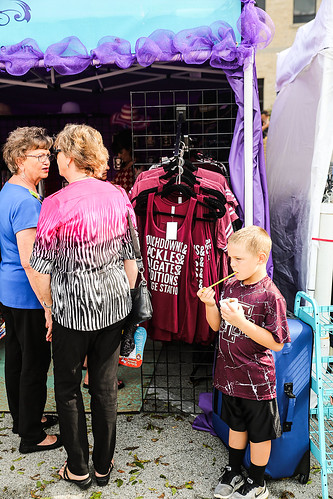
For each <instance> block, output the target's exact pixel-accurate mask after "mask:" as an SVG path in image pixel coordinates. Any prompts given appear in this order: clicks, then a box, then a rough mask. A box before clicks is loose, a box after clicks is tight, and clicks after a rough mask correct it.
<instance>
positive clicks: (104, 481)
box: [95, 463, 114, 487]
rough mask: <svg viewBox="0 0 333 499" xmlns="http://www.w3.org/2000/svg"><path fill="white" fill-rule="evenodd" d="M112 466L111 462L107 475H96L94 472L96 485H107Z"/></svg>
mask: <svg viewBox="0 0 333 499" xmlns="http://www.w3.org/2000/svg"><path fill="white" fill-rule="evenodd" d="M113 467H114V466H113V463H111V466H110V469H109V472H108V473H107V475H104V476H96V474H95V478H96V482H97V485H99V486H100V487H105V485H107V484H108V483H109V481H110V475H111V471H112V470H113Z"/></svg>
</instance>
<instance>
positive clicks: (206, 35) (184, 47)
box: [173, 26, 214, 64]
mask: <svg viewBox="0 0 333 499" xmlns="http://www.w3.org/2000/svg"><path fill="white" fill-rule="evenodd" d="M173 44H174V46H175V48H176V50H177V52H180V53H181V55H182V57H183V60H184V61H185V62H186V64H203V63H204V62H206V61H208V59H210V56H211V54H212V47H213V44H214V40H213V34H212V30H211V28H210V27H208V26H201V27H199V28H194V29H184V30H182V31H180V32H179V33H177V35H176V36H175V38H174V40H173Z"/></svg>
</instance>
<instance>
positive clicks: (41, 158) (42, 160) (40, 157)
mask: <svg viewBox="0 0 333 499" xmlns="http://www.w3.org/2000/svg"><path fill="white" fill-rule="evenodd" d="M25 157H26V158H35V159H37V161H38V162H39V163H45V161H50V162H51V161H52V160H53V159H54V158H55V154H38V156H35V155H34V154H26V155H25Z"/></svg>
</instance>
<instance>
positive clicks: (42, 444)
mask: <svg viewBox="0 0 333 499" xmlns="http://www.w3.org/2000/svg"><path fill="white" fill-rule="evenodd" d="M51 147H52V139H51V138H50V137H48V136H47V135H46V130H44V129H43V128H39V127H20V128H17V129H16V130H14V131H13V132H11V133H10V134H9V136H8V139H7V141H6V143H5V145H4V147H3V157H4V160H5V162H6V164H7V166H8V168H9V170H10V171H11V173H12V174H13V175H12V177H11V178H10V180H9V181H8V182H7V183H6V184H5V185H4V187H3V188H2V190H1V191H0V250H1V262H0V308H1V312H2V314H3V316H4V318H5V322H6V339H5V378H6V391H7V399H8V406H9V410H10V412H11V415H12V417H13V432H14V433H18V434H19V435H20V437H21V443H20V447H19V450H20V452H21V453H23V454H26V453H29V452H36V451H43V450H50V449H55V448H57V447H59V446H60V445H61V442H60V437H59V436H58V435H47V434H46V433H45V431H44V430H45V429H46V428H49V427H51V426H53V425H54V424H56V423H57V420H58V418H57V417H55V416H50V415H49V416H44V417H43V410H44V407H45V402H46V394H47V388H46V380H47V371H48V368H49V365H50V359H51V353H50V344H49V343H48V342H47V341H46V328H45V317H44V310H43V307H42V305H41V302H40V301H39V300H38V295H37V296H36V294H35V292H34V289H33V288H32V287H31V284H30V277H31V273H32V272H33V270H32V269H31V267H30V264H29V259H30V255H31V252H32V247H33V244H34V240H35V234H36V227H37V221H38V217H39V213H40V209H41V201H42V200H41V198H40V196H39V194H38V192H37V185H38V183H39V182H40V180H42V179H46V178H47V176H48V173H49V168H50V160H51V155H50V151H49V150H50V148H51Z"/></svg>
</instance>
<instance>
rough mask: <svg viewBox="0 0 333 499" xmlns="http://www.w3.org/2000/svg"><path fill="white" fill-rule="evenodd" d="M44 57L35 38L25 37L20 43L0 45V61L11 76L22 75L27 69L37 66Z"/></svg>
mask: <svg viewBox="0 0 333 499" xmlns="http://www.w3.org/2000/svg"><path fill="white" fill-rule="evenodd" d="M43 57H44V54H43V52H42V51H41V50H40V48H39V47H38V45H37V42H36V41H35V40H32V39H31V38H26V39H25V40H23V41H22V42H21V43H17V44H16V45H9V46H8V47H1V50H0V63H2V64H3V65H4V68H5V70H6V71H7V73H9V74H11V75H13V76H22V75H24V74H25V73H27V72H28V71H29V69H31V68H34V67H36V66H38V64H39V61H40V60H42V59H43Z"/></svg>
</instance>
